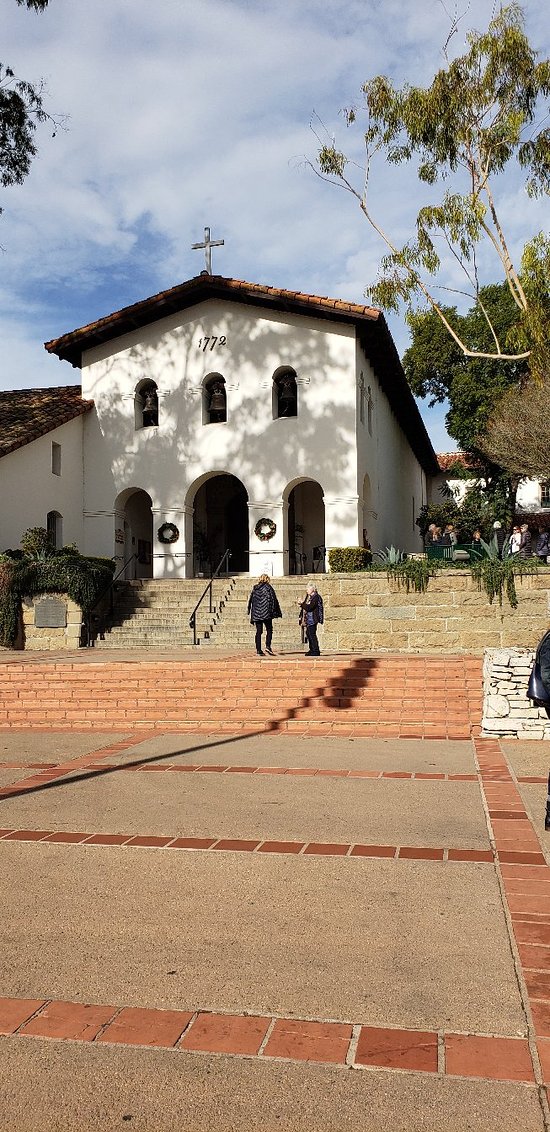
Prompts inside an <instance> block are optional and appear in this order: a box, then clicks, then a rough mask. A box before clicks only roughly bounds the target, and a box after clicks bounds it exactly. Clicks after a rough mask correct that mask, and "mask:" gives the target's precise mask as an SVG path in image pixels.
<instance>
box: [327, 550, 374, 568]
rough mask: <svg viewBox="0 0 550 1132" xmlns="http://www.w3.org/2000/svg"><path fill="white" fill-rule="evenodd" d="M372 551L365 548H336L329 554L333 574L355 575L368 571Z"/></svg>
mask: <svg viewBox="0 0 550 1132" xmlns="http://www.w3.org/2000/svg"><path fill="white" fill-rule="evenodd" d="M371 562H372V551H370V550H366V549H365V547H363V546H336V547H333V548H332V550H329V552H328V564H329V566H330V569H331V570H332V573H333V574H354V573H356V572H357V571H358V570H368V568H369V566H370V564H371Z"/></svg>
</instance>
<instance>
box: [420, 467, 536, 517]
mask: <svg viewBox="0 0 550 1132" xmlns="http://www.w3.org/2000/svg"><path fill="white" fill-rule="evenodd" d="M445 483H447V484H448V485H449V487H450V489H451V491H452V493H453V496H454V498H455V500H456V502H457V503H458V505H459V506H460V504H461V503H462V501H463V499H464V496H465V495H466V492H467V491H469V490H470V488H471V487H473V486H474V484H475V483H476V480H462V479H453V478H449V477H448V476H446V475H445V473H444V472H441V474H440V475H439V476H435V477H434V479H433V480H432V485H431V502H432V503H440V502H441V494H440V492H439V488H440V486H441V485H443V484H445ZM516 510H517V511H520V512H521V511H524V512H526V513H527V514H533V515H537V516H538V515H540V518H541V520H545V519H546V520H548V519H550V507H544V506H542V504H541V481H540V480H538V479H522V480H520V482H519V485H518V490H517V495H516Z"/></svg>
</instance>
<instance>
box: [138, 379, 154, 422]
mask: <svg viewBox="0 0 550 1132" xmlns="http://www.w3.org/2000/svg"><path fill="white" fill-rule="evenodd" d="M134 413H135V425H136V429H139V428H156V427H157V425H158V423H159V399H158V389H157V385H156V383H155V382H154V381H151V380H150V379H148V378H145V379H144V380H143V381H140V382H139V384H138V385H136V390H135V395H134Z"/></svg>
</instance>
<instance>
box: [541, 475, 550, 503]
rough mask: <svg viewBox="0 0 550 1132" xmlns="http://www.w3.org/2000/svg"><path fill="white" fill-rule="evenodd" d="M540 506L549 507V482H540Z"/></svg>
mask: <svg viewBox="0 0 550 1132" xmlns="http://www.w3.org/2000/svg"><path fill="white" fill-rule="evenodd" d="M540 505H541V507H550V480H541V484H540Z"/></svg>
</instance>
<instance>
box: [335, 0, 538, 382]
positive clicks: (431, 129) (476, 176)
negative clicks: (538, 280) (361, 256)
mask: <svg viewBox="0 0 550 1132" xmlns="http://www.w3.org/2000/svg"><path fill="white" fill-rule="evenodd" d="M456 31H457V22H456V21H455V24H454V25H453V27H452V29H451V34H450V36H449V39H448V42H450V40H451V36H452V35H453V34H454V33H455V32H456ZM362 94H363V103H362V106H361V107H360V108H353V109H350V110H348V111H346V120H347V123H348V125H352V124H353V123H354V122H356V121H357V119H358V117H359V115H361V114H363V113H364V115H365V117H366V129H365V134H364V139H365V150H366V175H365V171H364V170H361V176H360V181H359V182H357V180H356V176H355V174H356V171H357V167H356V166H355V164H354V163H352V162H350V161H349V160H348V158H347V156H346V155H345V153H344V152H342V151H341V150H339V149H337V147H336V144H335V143H334V142H332V141H330V142H328V143H326V142H325V144H321V148H320V151H319V153H318V164H317V172H319V173H320V175H321V176H324V177H325V178H327V179H329V180H330V181H332V182H334V183H336V184H338V185H340V186H341V187H343V188H344V189H346V190H347V191H348V192H350V193H351V194H352V196H353V197H354V198H355V199H356V201H357V203H358V205H359V207H360V208H361V210H362V212H363V214H364V215H365V217H366V219H367V221H368V222H369V223H370V224H371V226H372V227H373V228H374V229H375V230H376V232H377V233H378V234H379V236H380V237H381V238H382V240H383V241H384V242H385V244H386V246H387V249H388V252H387V254H386V255H385V257H384V258H383V260H382V263H381V269H380V274H379V277H378V280H377V281H376V282H375V283H374V284H372V285H371V286H370V287H368V288H367V294H368V295H369V297H370V298H371V299H372V301H374V302H375V303H377V304H379V305H380V306H382V307H385V308H388V309H393V310H397V309H398V308H399V305H400V303H401V302H404V303H405V305H406V307H407V308H408V311H409V313H411V312H412V311H413V309H414V305H415V304H416V303H417V301H418V300H419V299H420V300H421V301H422V300H423V301H424V302H425V303H426V304H427V305H428V307H429V308H431V310H432V311H433V312H435V313H436V315H437V317H438V318H439V319H440V320H441V323H442V325H443V326H444V327H445V329H446V332H447V334H448V335H449V336H450V337H451V338H452V340H453V342H454V344H455V345H456V347H457V348H458V350H459V351H461V352H462V353H463V354H464V355H465V356H467V357H473V358H495V359H498V360H499V361H510V360H512V361H522V360H525V359H526V358H528V357H529V356H530V354H531V352H533V359H534V360H535V361H536V363H537V365H538V353H539V348H540V349H544V348H545V347H546V346H547V342H548V329H549V324H548V320H546V321H545V320H544V318H542V321H541V315H542V314H543V313H544V312H541V311H540V309H539V307H538V306H537V305H536V304H535V305H533V296H532V295H529V294H528V293H526V291H525V288H524V286H523V283H522V280H521V278H520V275H519V273H518V270H517V269H516V267H515V266H514V263H513V261H512V257H511V254H510V251H509V248H508V244H507V240H506V235H505V232H504V229H503V226H502V224H501V220H500V216H499V212H498V209H497V203H496V197H495V194H494V188H493V186H494V182H495V180H496V178H497V177H498V175H499V174H501V173H502V172H503V171H504V170H505V169H506V168H507V167H508V166H509V165H510V164H512V165H514V166H515V167H516V169H519V170H520V171H521V172H522V173H523V175H524V178H525V186H526V190H527V193H528V194H529V195H531V196H540V195H542V194H547V193H548V192H549V190H550V129H549V128H548V125H547V121H548V119H547V117H546V103H547V100H548V96H549V95H550V63H549V62H548V60H543V61H538V58H537V53H536V51H535V50H534V49H533V48H532V47H531V45H530V44H529V41H528V39H527V37H526V35H525V31H524V20H523V12H522V9H521V7H520V5H519V4H517V3H512V4H510V5H509V6H508V7H506V8H503V9H502V10H501V11H500V12H499V13H498V15H496V16H495V18H494V19H493V20H492V21H491V23H490V24H489V27H488V29H487V30H486V31H484V32H482V33H478V32H475V31H472V32H471V33H470V34H469V35H468V37H467V50H466V51H465V53H464V54H463V55H461V56H459V57H458V58H455V59H453V60H452V61H449V60H448V59H447V65H446V66H445V67H444V68H443V69H441V70H440V71H438V72H437V74H436V75H435V77H434V79H433V82H432V84H431V86H430V87H428V88H426V89H424V88H421V87H413V86H410V85H409V84H405V85H404V86H403V87H402V88H401V89H397V88H394V87H393V86H392V84H391V82H390V81H389V79H388V78H386V77H385V76H383V75H378V76H377V77H375V78H373V79H370V80H369V81H368V82H366V83H365V84H364V86H363V88H362ZM319 140H320V142H321V139H319ZM379 154H382V155H383V157H384V158H385V160H386V161H387V162H389V163H390V164H401V163H409V162H412V161H416V163H417V168H416V172H417V176H418V178H419V180H420V182H421V183H423V184H424V185H425V186H427V188H426V192H427V195H428V199H429V201H430V203H427V204H425V205H424V206H423V207H422V208H421V209H420V211H419V213H418V215H417V218H416V230H415V232H414V234H413V235H412V236H411V238H410V239H409V240H408V241H407V242H406V243H405V244H404V245H403V246H402V247H399V246H398V245H397V244H396V243H395V242H394V241H393V240H392V238H391V237H390V236H389V235H388V234H387V233H386V232H385V230H384V228H383V227H382V224H381V223H380V222H379V220H378V219H377V218H376V217H375V216H374V214H373V212H372V211H371V206H370V199H369V182H370V178H371V173H372V162H373V159H374V158H375V157H376V156H377V155H379ZM439 184H442V186H443V190H444V191H443V193H442V195H441V196H440V199H439V200H438V199H437V186H438V185H439ZM480 246H484V249H485V251H487V249H489V250H491V251H492V253H494V255H496V257H497V265H498V269H497V271H495V270H494V268H493V269H491V274H492V275H493V276H495V275H496V276H497V277H498V275H500V276H501V277H502V278H503V279H504V281H505V283H506V286H507V287H508V290H509V293H510V297H511V300H512V302H513V304H514V305H515V307H516V309H517V313H518V323H519V326H520V330H519V331H518V335H517V341H516V343H515V347H509V346H508V345H507V344H506V342H505V341H503V340H502V338H501V336H500V334H499V332H498V326H497V325H496V324H495V323H493V322H492V321H491V318H490V315H489V312H488V311H487V310H486V309H484V307H483V304H482V303H480V304H479V313H480V317H481V318H482V319H483V320H484V321H485V323H486V326H487V330H488V332H489V343H488V344H487V343H486V342H484V343H483V344H482V345H480V344H479V341H478V340H476V335H475V334H474V336H473V337H472V338H468V337H466V338H464V337H463V336H462V335H461V334H460V333H459V332H458V330H457V329H455V324H454V323H453V321H452V320H450V319H449V318H448V317H447V314H446V310H445V308H444V307H443V306H442V305H441V304H440V303H439V302H438V301H437V300H436V298H435V297H434V292H433V286H434V285H435V282H436V281H437V276H438V274H439V272H440V269H441V266H442V263H441V255H442V249H443V254H447V255H451V256H453V257H454V260H455V261H456V262H458V263H459V264H460V266H461V268H462V269H463V271H464V275H465V279H466V280H467V287H468V293H469V294H470V296H471V298H472V299H473V300H476V301H477V299H478V298H479V296H480V281H479V276H478V262H479V261H480V258H482V257H480V255H479V250H480ZM539 250H540V249H539V245H538V244H537V241H536V240H535V241H533V242H532V243H531V245H528V254H529V255H530V257H531V259H532V261H533V268H534V269H536V268H537V264H538V260H537V254H538V251H539ZM539 266H540V265H539ZM432 278H433V279H434V284H432V283H431V279H432ZM471 321H472V320H470V322H471ZM469 328H470V325H469V324H468V325H466V326H465V327H463V329H464V330H466V331H467V330H469ZM533 359H532V360H533ZM531 368H532V371H533V372H535V370H534V367H533V365H532V367H531Z"/></svg>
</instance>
